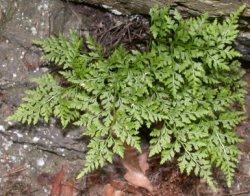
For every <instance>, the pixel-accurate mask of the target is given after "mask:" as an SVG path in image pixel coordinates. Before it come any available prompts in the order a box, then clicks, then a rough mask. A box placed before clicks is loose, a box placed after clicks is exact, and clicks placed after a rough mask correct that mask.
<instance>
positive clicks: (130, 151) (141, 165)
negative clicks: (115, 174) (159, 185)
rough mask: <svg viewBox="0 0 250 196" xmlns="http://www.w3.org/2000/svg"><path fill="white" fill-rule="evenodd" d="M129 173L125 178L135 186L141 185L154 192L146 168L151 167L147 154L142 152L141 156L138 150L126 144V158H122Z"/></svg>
mask: <svg viewBox="0 0 250 196" xmlns="http://www.w3.org/2000/svg"><path fill="white" fill-rule="evenodd" d="M122 162H123V165H124V167H125V168H126V169H127V173H126V174H125V176H124V178H125V179H126V180H127V181H128V182H129V183H130V184H131V185H134V186H139V187H143V188H145V189H147V190H148V191H149V192H151V193H152V192H153V185H152V184H151V182H150V181H149V179H148V177H147V176H146V175H145V172H146V170H147V169H148V168H149V166H148V163H147V154H146V153H144V154H142V155H141V156H140V157H139V158H138V156H137V150H136V149H135V148H132V147H131V146H128V145H126V150H125V153H124V159H123V160H122Z"/></svg>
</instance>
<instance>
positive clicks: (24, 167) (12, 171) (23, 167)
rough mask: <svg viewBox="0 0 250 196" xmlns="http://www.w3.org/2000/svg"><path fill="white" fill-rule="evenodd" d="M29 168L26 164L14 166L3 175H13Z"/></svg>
mask: <svg viewBox="0 0 250 196" xmlns="http://www.w3.org/2000/svg"><path fill="white" fill-rule="evenodd" d="M26 169H27V166H26V165H21V166H18V167H16V168H12V169H11V170H10V171H9V172H7V173H6V174H4V175H3V177H7V176H12V175H14V174H16V173H19V172H21V171H24V170H26Z"/></svg>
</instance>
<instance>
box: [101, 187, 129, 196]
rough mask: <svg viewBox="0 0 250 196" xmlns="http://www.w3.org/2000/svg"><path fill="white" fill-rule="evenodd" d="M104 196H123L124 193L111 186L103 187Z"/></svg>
mask: <svg viewBox="0 0 250 196" xmlns="http://www.w3.org/2000/svg"><path fill="white" fill-rule="evenodd" d="M104 196H125V193H124V192H123V191H121V190H116V189H115V188H114V187H113V186H112V185H111V184H106V185H105V186H104Z"/></svg>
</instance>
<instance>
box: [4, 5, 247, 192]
mask: <svg viewBox="0 0 250 196" xmlns="http://www.w3.org/2000/svg"><path fill="white" fill-rule="evenodd" d="M243 10H244V7H240V8H239V9H238V10H237V11H236V12H234V13H232V14H231V15H230V16H229V17H227V18H226V19H225V20H224V21H222V22H220V21H218V20H217V19H214V20H213V21H211V20H209V18H208V14H203V15H202V16H199V17H196V18H194V17H193V18H188V19H183V18H182V16H181V15H180V14H179V12H178V11H177V10H175V11H174V12H173V13H172V14H170V12H171V10H170V9H169V8H167V7H166V8H157V7H156V8H153V9H151V11H150V15H151V28H150V31H151V34H152V40H151V44H150V49H149V50H148V51H145V52H139V51H132V52H129V51H126V49H125V48H124V47H123V46H119V47H118V48H116V49H115V50H114V51H112V52H110V55H109V56H108V57H107V54H104V53H105V52H104V51H105V50H104V48H103V47H102V46H100V45H99V44H98V43H97V42H96V41H95V40H94V39H93V38H92V37H91V36H90V35H87V36H86V38H85V42H86V45H87V48H88V49H89V50H90V51H89V52H86V51H84V50H83V49H82V47H83V41H82V39H81V38H80V37H79V36H78V35H77V34H75V33H71V34H70V36H69V38H65V37H64V36H62V34H59V36H58V37H55V36H52V37H50V38H49V39H46V40H39V41H35V42H34V43H35V44H37V45H39V46H41V48H42V49H43V51H44V55H43V57H42V59H43V60H45V61H49V62H51V63H53V64H55V65H57V66H61V68H62V69H60V71H59V72H58V73H57V74H56V75H52V74H44V75H43V76H41V77H39V78H36V79H34V80H33V81H34V82H35V83H36V84H37V87H36V88H34V89H31V90H28V91H27V92H26V97H25V98H24V99H23V100H24V103H23V104H21V105H20V106H19V108H18V109H17V111H16V112H15V113H14V114H13V115H12V116H10V117H8V118H7V120H15V121H19V122H22V123H28V124H31V123H33V124H36V123H37V122H38V121H39V119H40V118H43V119H44V120H45V122H48V121H49V119H50V117H56V118H58V119H59V120H60V121H61V124H62V126H63V127H66V126H67V125H69V124H71V123H73V124H74V125H76V126H80V127H85V131H84V133H83V134H84V135H86V136H89V137H90V138H91V139H90V143H89V144H88V152H87V154H86V160H85V164H84V168H83V169H82V171H81V173H80V174H79V175H78V177H77V178H80V177H82V176H84V175H86V174H88V173H90V172H92V171H94V170H96V169H98V168H102V167H103V166H104V165H105V164H106V163H107V162H109V163H112V158H113V155H114V154H117V155H119V156H120V157H123V156H124V151H125V146H126V145H130V146H132V147H134V148H135V149H137V150H138V151H139V152H140V151H141V140H140V139H141V138H140V136H139V133H140V132H141V131H143V130H144V129H145V127H147V129H149V131H150V137H151V138H150V148H149V149H150V152H149V154H150V156H153V155H156V154H160V156H161V164H163V163H165V162H166V161H170V160H171V159H172V158H173V157H176V156H177V160H178V166H179V168H180V171H181V172H186V173H187V174H188V175H191V174H193V173H194V174H195V175H196V176H200V177H201V178H202V179H204V180H205V181H206V182H207V183H208V185H209V186H210V187H211V188H212V189H213V190H215V185H214V182H213V177H212V168H213V167H218V168H220V169H221V171H222V172H223V173H224V174H225V176H226V180H227V184H228V186H231V184H232V179H233V173H234V171H235V168H236V165H237V162H238V156H239V154H240V151H239V149H238V148H237V146H236V145H237V143H238V142H241V139H240V138H239V137H238V136H237V135H236V134H235V131H234V129H235V127H236V126H237V124H239V123H240V122H241V121H242V120H244V113H243V112H242V111H244V97H245V94H246V91H245V90H244V86H245V83H244V82H243V80H242V76H243V75H244V71H243V70H242V69H241V68H240V62H239V60H238V58H239V57H240V56H241V55H240V54H239V52H237V51H236V50H235V49H234V48H233V47H232V43H233V41H234V40H235V38H236V36H237V34H238V29H237V28H238V25H237V22H238V19H239V16H240V14H241V13H242V12H243ZM235 104H237V107H234V106H235ZM238 106H239V107H238ZM155 125H161V126H160V127H158V128H156V127H155ZM142 127H143V128H144V129H142Z"/></svg>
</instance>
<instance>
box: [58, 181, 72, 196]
mask: <svg viewBox="0 0 250 196" xmlns="http://www.w3.org/2000/svg"><path fill="white" fill-rule="evenodd" d="M61 196H74V182H73V181H67V182H66V183H64V184H63V186H62V193H61Z"/></svg>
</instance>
